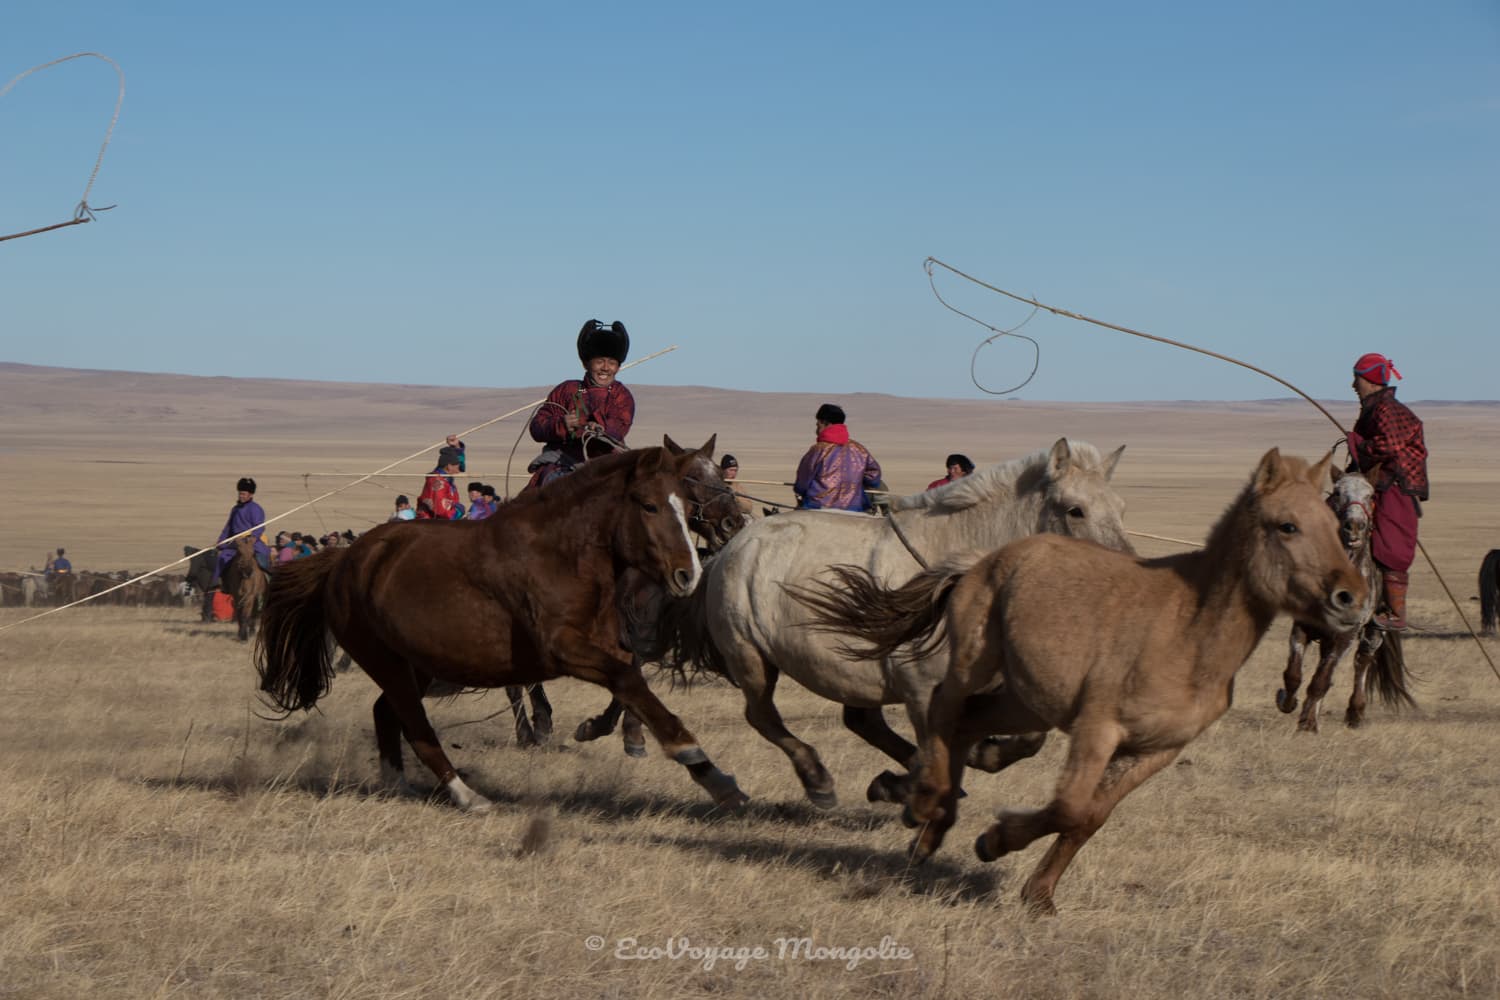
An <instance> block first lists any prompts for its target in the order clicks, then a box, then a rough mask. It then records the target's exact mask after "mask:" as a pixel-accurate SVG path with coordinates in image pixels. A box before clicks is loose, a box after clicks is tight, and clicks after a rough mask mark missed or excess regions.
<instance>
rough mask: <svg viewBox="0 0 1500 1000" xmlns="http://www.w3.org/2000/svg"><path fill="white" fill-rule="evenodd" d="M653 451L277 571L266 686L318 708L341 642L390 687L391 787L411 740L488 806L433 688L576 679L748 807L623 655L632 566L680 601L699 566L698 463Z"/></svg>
mask: <svg viewBox="0 0 1500 1000" xmlns="http://www.w3.org/2000/svg"><path fill="white" fill-rule="evenodd" d="M695 454H696V453H689V454H685V455H674V454H673V453H672V452H671V451H669V450H668V449H667V448H646V449H641V450H638V451H631V452H627V453H624V454H619V455H612V456H607V457H605V458H600V459H596V460H594V461H591V462H589V463H588V464H587V465H585V466H583V467H582V468H581V469H579V470H578V471H577V472H575V473H573V474H572V475H570V476H567V477H564V478H563V479H559V480H557V481H556V482H555V483H552V484H549V485H548V486H546V487H543V488H542V490H541V491H540V493H541V496H540V498H539V502H536V503H518V504H508V505H506V506H504V507H501V508H500V509H499V510H498V511H496V513H495V514H494V515H493V516H491V517H489V518H487V519H485V520H482V521H446V522H437V521H405V522H395V523H388V524H383V525H381V526H379V527H377V528H375V529H373V530H371V531H369V532H368V533H366V534H364V535H362V536H361V537H360V538H359V540H358V541H356V542H355V543H354V544H353V545H351V546H349V547H348V548H340V549H333V550H328V551H325V552H323V553H321V554H319V555H317V556H314V557H312V558H310V559H301V560H297V561H295V562H292V563H290V564H288V565H286V566H283V567H281V568H280V569H278V570H277V574H276V578H275V580H274V581H273V582H272V585H271V596H270V600H269V601H268V602H267V605H266V613H265V621H264V623H263V628H262V631H261V643H260V648H259V656H258V657H257V669H258V671H259V673H260V687H261V690H262V691H264V692H266V693H267V694H268V695H269V696H270V697H271V699H272V701H274V702H275V703H276V704H277V705H279V706H280V707H281V708H282V709H283V710H284V711H287V712H292V711H295V710H299V709H302V710H306V709H311V708H312V707H313V706H314V705H316V704H317V702H318V700H319V699H320V698H322V697H323V696H324V695H325V694H327V693H328V690H329V686H330V685H331V683H332V681H333V670H332V668H331V665H330V659H331V650H332V646H331V644H330V643H329V642H328V638H327V636H328V633H329V632H331V633H332V635H333V638H334V640H335V641H336V642H337V643H338V645H339V646H341V647H343V648H344V649H345V650H346V651H347V652H348V653H350V654H351V655H352V656H353V657H354V660H355V662H356V663H358V664H359V665H360V668H361V669H363V670H364V671H365V673H367V674H369V675H370V677H371V679H373V680H374V681H375V683H376V684H377V685H378V686H379V687H380V689H381V695H380V697H379V698H377V699H376V701H375V709H374V711H375V739H376V743H377V744H378V746H379V751H380V763H381V775H382V778H383V779H384V781H385V783H386V785H387V786H388V787H391V788H393V789H394V790H397V791H401V790H405V789H406V787H407V785H406V781H405V776H404V771H403V768H402V761H401V737H402V736H403V735H405V737H406V740H407V742H409V743H410V744H411V746H412V749H414V750H415V751H416V753H417V756H418V757H419V758H421V760H422V762H423V763H424V764H426V765H427V767H428V768H429V769H430V770H431V771H432V773H433V774H434V775H435V776H436V777H437V780H438V782H439V783H440V784H441V785H442V786H443V787H444V788H445V789H446V790H447V793H448V796H449V798H450V799H451V800H452V801H453V803H454V804H455V805H456V806H458V807H459V808H460V809H464V810H474V809H485V808H488V807H489V806H490V802H489V800H488V799H486V798H485V797H484V796H482V795H480V794H478V793H477V792H475V791H473V790H472V789H471V788H469V786H468V785H467V784H465V783H464V781H463V779H462V778H460V777H459V775H458V772H457V771H456V770H455V769H454V767H453V764H452V763H451V762H450V761H449V760H448V757H447V755H446V754H445V753H444V752H443V748H442V745H441V744H440V743H439V742H438V738H437V734H436V733H435V732H434V731H433V728H432V725H431V723H429V722H428V719H427V714H426V712H425V711H424V710H423V708H422V695H423V693H424V692H425V691H426V690H427V688H428V686H429V685H430V684H431V683H432V682H433V681H434V680H438V681H445V682H448V683H450V684H455V685H458V686H460V687H501V686H504V685H508V684H529V683H536V682H538V681H542V680H547V679H550V678H554V677H565V676H566V677H577V678H579V679H581V680H586V681H590V682H592V683H595V684H599V685H601V686H603V687H606V688H608V689H609V690H610V692H611V693H612V694H613V695H615V696H616V697H617V698H619V699H620V700H621V701H622V702H624V704H625V705H626V707H628V708H629V709H630V710H631V711H633V712H635V713H636V714H637V715H639V716H640V718H641V719H642V720H643V721H644V722H645V724H646V726H647V727H648V728H649V729H650V730H651V733H652V735H653V736H655V737H656V739H657V742H658V743H660V744H661V746H662V749H663V750H664V751H665V752H666V753H667V754H668V755H669V756H671V757H672V758H673V759H674V760H676V761H677V762H678V763H679V764H682V765H684V766H685V767H686V768H687V769H688V772H689V773H690V774H691V775H692V777H693V780H695V781H696V782H698V784H700V785H702V786H703V787H704V788H705V789H707V790H708V791H709V793H710V794H711V795H712V796H713V797H714V799H715V801H717V802H718V803H719V804H720V805H724V806H729V807H738V806H739V805H741V804H742V803H744V802H745V801H746V799H745V796H744V795H742V794H741V793H740V790H739V788H738V787H737V786H736V785H735V783H734V779H733V778H732V777H730V776H729V775H727V774H724V773H723V772H721V771H720V770H719V769H718V768H716V767H714V765H713V764H712V762H710V761H709V759H708V757H707V755H705V754H704V753H703V751H702V750H701V749H700V748H699V746H698V742H697V740H696V739H695V738H694V737H693V735H692V733H690V732H688V730H687V729H686V727H684V726H683V724H682V722H681V720H679V719H678V718H677V717H676V716H675V715H673V714H672V713H671V712H669V711H667V709H666V708H665V707H664V706H663V705H662V703H661V702H660V701H659V700H657V697H656V695H655V694H653V693H652V692H651V689H650V688H649V687H647V686H646V681H645V678H644V677H642V675H641V671H640V667H639V666H638V665H637V664H636V663H634V662H633V661H632V660H631V658H630V656H629V654H628V653H627V652H626V651H625V650H624V649H623V648H622V646H621V644H620V640H621V634H622V633H621V622H620V612H619V610H618V602H617V582H618V579H619V577H620V576H621V574H622V573H624V572H626V571H628V570H634V571H637V572H639V573H640V574H641V575H642V576H643V577H644V578H646V579H647V580H649V581H651V582H653V583H655V584H657V585H659V586H661V587H663V588H664V589H666V590H667V591H668V592H670V593H672V594H675V595H679V596H685V595H687V594H689V593H691V592H692V590H693V588H695V587H696V586H697V585H698V581H699V579H700V577H701V576H702V567H701V564H700V563H699V561H698V552H697V550H696V549H695V548H694V547H693V545H692V542H691V540H690V538H689V536H688V528H687V518H686V509H685V506H684V503H683V499H682V477H683V474H684V471H685V470H686V469H688V468H689V467H690V466H691V465H693V462H694V455H695Z"/></svg>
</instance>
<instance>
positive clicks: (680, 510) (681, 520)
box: [667, 493, 703, 596]
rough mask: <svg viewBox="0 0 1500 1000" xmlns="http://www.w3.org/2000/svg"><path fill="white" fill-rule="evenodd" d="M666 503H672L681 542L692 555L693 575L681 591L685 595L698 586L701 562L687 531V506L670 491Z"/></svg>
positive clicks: (701, 572)
mask: <svg viewBox="0 0 1500 1000" xmlns="http://www.w3.org/2000/svg"><path fill="white" fill-rule="evenodd" d="M667 503H669V504H671V505H672V512H673V513H674V514H676V515H677V524H678V525H679V526H680V527H681V528H682V544H684V545H686V546H687V550H688V553H689V554H690V555H691V556H692V557H693V577H692V580H691V581H690V582H689V583H688V585H687V588H686V589H685V590H684V591H683V594H684V596H685V595H687V594H691V593H692V592H693V591H694V590H696V589H697V588H698V581H699V580H700V579H702V577H703V564H702V563H701V562H699V561H698V546H696V545H694V544H693V536H692V533H691V532H690V531H688V523H687V508H686V507H684V506H683V504H682V498H681V497H679V496H678V495H677V494H676V493H672V494H669V495H668V496H667Z"/></svg>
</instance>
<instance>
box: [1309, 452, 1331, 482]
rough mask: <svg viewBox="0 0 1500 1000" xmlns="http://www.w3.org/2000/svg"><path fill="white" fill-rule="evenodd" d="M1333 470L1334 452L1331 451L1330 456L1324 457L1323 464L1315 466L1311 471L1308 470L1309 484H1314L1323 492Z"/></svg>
mask: <svg viewBox="0 0 1500 1000" xmlns="http://www.w3.org/2000/svg"><path fill="white" fill-rule="evenodd" d="M1332 468H1333V452H1331V451H1330V452H1329V453H1328V454H1326V455H1324V456H1323V460H1322V461H1321V462H1319V463H1318V464H1317V465H1315V466H1313V467H1312V468H1311V469H1309V470H1307V480H1308V482H1310V483H1312V484H1313V485H1314V486H1316V487H1317V488H1318V489H1320V490H1321V489H1322V488H1323V484H1324V483H1326V482H1328V473H1329V471H1330V470H1331V469H1332Z"/></svg>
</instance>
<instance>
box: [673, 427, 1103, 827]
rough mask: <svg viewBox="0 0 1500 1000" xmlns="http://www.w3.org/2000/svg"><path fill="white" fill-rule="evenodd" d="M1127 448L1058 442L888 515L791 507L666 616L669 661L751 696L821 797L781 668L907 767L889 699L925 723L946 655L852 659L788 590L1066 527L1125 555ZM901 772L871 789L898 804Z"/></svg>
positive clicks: (823, 791) (906, 567)
mask: <svg viewBox="0 0 1500 1000" xmlns="http://www.w3.org/2000/svg"><path fill="white" fill-rule="evenodd" d="M1124 450H1125V449H1124V446H1123V445H1122V446H1121V447H1120V448H1119V449H1117V450H1116V451H1115V452H1113V453H1112V454H1110V455H1109V456H1108V457H1103V456H1101V455H1100V453H1099V451H1098V449H1096V448H1095V447H1094V446H1093V445H1091V444H1087V443H1085V442H1082V441H1074V442H1069V441H1068V440H1067V439H1066V438H1061V439H1059V440H1058V441H1057V442H1056V443H1055V444H1053V446H1052V448H1051V449H1050V450H1044V451H1039V452H1036V453H1035V454H1032V455H1028V456H1026V457H1025V458H1020V459H1016V460H1014V461H1011V462H1006V463H1003V464H1000V465H996V466H991V467H989V468H986V469H980V470H978V471H976V472H973V473H971V474H969V475H968V476H965V477H964V478H963V479H959V480H956V481H954V482H952V483H949V484H948V485H946V486H942V487H939V488H937V489H935V490H928V491H927V492H924V493H918V494H916V495H914V496H909V497H903V498H900V499H898V500H896V501H895V502H894V503H893V505H892V507H893V510H892V513H891V516H890V517H889V518H888V519H887V518H875V517H869V516H867V515H863V514H849V513H844V512H839V511H792V512H789V513H784V514H780V515H778V516H776V517H770V518H766V519H764V520H762V521H757V522H755V523H754V524H752V525H751V526H750V527H748V528H746V529H745V530H743V531H741V532H740V533H739V534H738V535H736V536H735V537H734V539H733V540H731V541H730V543H729V544H728V545H726V546H725V547H724V550H723V551H722V552H720V553H719V555H718V556H717V557H715V558H714V560H713V561H712V562H710V563H709V564H708V567H707V570H706V573H705V579H704V582H703V586H702V587H701V588H699V591H698V593H697V594H695V595H693V597H692V598H691V599H690V600H689V602H687V604H688V607H687V608H686V609H683V608H675V609H672V608H669V609H668V613H667V615H666V616H665V618H664V622H665V625H664V631H665V632H666V633H668V634H667V636H666V639H667V644H668V645H669V646H671V647H673V648H672V651H671V653H670V654H669V658H676V659H677V660H678V661H679V662H683V661H690V662H692V663H693V664H694V666H695V667H696V668H697V669H699V670H707V671H710V672H714V673H722V674H726V675H727V676H728V677H729V678H730V679H731V680H732V681H733V682H734V683H735V684H736V685H737V686H738V687H739V688H740V690H741V692H742V693H743V694H744V696H745V718H746V719H747V720H749V722H750V724H751V725H752V726H754V727H755V729H756V731H757V732H759V733H760V734H761V735H762V736H764V737H765V738H766V739H767V740H770V741H771V742H772V743H774V744H776V745H777V746H778V747H780V748H781V749H782V751H783V752H784V753H786V755H787V757H789V758H790V759H791V762H792V766H793V768H794V769H795V770H796V772H797V777H798V779H800V780H801V782H802V787H803V789H804V791H805V793H806V795H807V797H808V799H810V800H811V801H812V802H813V803H814V804H815V805H817V806H820V807H823V808H829V807H832V806H833V805H834V804H835V802H836V801H837V799H836V795H835V793H834V785H833V777H832V776H831V775H830V774H829V773H828V770H827V769H826V768H825V767H824V766H823V762H822V761H821V760H820V759H819V758H818V752H817V751H816V750H815V749H813V747H811V746H810V745H808V744H807V743H804V742H803V741H801V740H799V739H798V738H797V737H796V736H793V735H792V733H791V732H790V731H789V730H788V729H787V727H786V724H785V723H784V722H783V721H782V718H781V714H780V713H779V712H778V711H777V710H776V703H775V700H774V696H775V691H776V681H777V679H778V677H779V676H780V674H781V673H782V672H783V671H785V672H786V674H787V676H789V677H792V678H793V679H795V680H796V681H798V682H799V683H800V684H802V685H803V686H804V687H806V688H808V689H809V690H811V691H813V692H814V693H816V694H819V695H822V696H823V697H824V698H827V699H829V700H831V701H835V702H838V703H839V704H841V705H843V706H844V724H845V725H846V726H848V728H849V729H851V730H853V731H854V732H855V733H856V734H858V735H859V736H860V737H861V738H862V739H864V740H865V741H866V742H868V743H869V744H870V745H872V746H874V747H875V748H876V749H877V750H880V751H881V752H882V753H885V754H887V755H888V756H890V757H891V758H893V759H894V760H896V761H897V762H898V763H899V764H901V765H902V766H903V767H905V768H908V769H909V768H910V767H911V766H912V764H913V761H914V757H915V752H916V747H915V746H913V745H912V744H911V743H908V742H907V741H906V740H904V739H902V738H901V737H900V736H898V735H897V734H896V733H895V732H893V731H892V730H891V728H890V726H889V725H887V723H886V721H885V716H884V714H883V713H882V712H881V706H883V705H893V704H902V705H904V706H905V707H906V712H907V717H908V718H909V719H910V721H911V724H912V726H913V727H914V728H915V729H916V730H917V736H918V739H920V738H921V734H922V731H923V730H924V729H925V727H926V724H927V703H928V698H929V697H930V695H931V692H932V688H933V685H935V684H936V683H937V682H938V680H939V679H940V678H941V677H942V666H943V665H942V661H941V660H940V659H932V658H916V659H906V658H893V657H882V658H879V659H876V660H871V661H867V662H859V663H852V662H848V661H846V660H845V659H844V658H843V657H841V656H840V655H839V654H838V651H837V649H836V647H835V644H834V642H833V641H832V640H831V639H829V637H827V636H825V635H821V634H819V633H817V632H814V631H812V630H810V629H807V628H805V627H803V626H805V625H806V624H807V622H808V616H807V612H806V610H805V609H804V608H803V607H802V606H801V605H800V604H798V603H797V602H796V601H794V600H792V598H791V597H790V596H789V594H788V593H787V588H788V587H795V586H797V585H801V584H806V583H809V582H811V581H812V580H814V579H816V578H817V576H818V575H819V574H821V573H823V572H824V571H825V570H827V568H828V567H829V565H830V564H832V563H836V562H848V561H849V560H851V559H857V560H859V561H860V565H861V566H862V567H864V569H865V570H866V571H868V572H869V573H871V574H872V575H873V576H875V577H877V578H879V579H881V580H882V581H885V582H895V583H900V582H904V581H906V580H908V579H910V578H911V577H912V576H913V575H915V574H916V573H917V572H918V571H919V570H920V569H922V568H923V562H922V561H923V560H927V561H933V560H938V559H941V558H943V557H946V556H949V555H952V554H954V553H956V552H968V551H972V550H974V549H982V550H988V549H993V548H997V547H998V546H1000V545H1002V544H1004V543H1006V542H1009V541H1012V540H1014V539H1016V538H1020V537H1022V536H1024V535H1029V534H1032V533H1034V532H1043V531H1045V532H1056V533H1059V534H1065V535H1073V536H1077V537H1081V538H1087V539H1091V540H1093V541H1096V542H1099V543H1102V544H1104V545H1108V546H1112V547H1114V548H1117V549H1122V550H1127V551H1128V550H1129V549H1130V543H1129V542H1128V541H1127V540H1126V537H1125V528H1124V525H1123V524H1122V523H1121V515H1122V513H1123V511H1124V507H1125V503H1124V501H1123V500H1121V499H1120V497H1119V495H1118V494H1117V493H1116V492H1115V491H1114V489H1113V488H1112V487H1111V486H1110V485H1109V478H1110V476H1111V475H1113V473H1114V469H1115V465H1116V463H1117V462H1118V461H1119V459H1120V455H1121V453H1123V452H1124ZM1044 738H1045V737H1044V736H1042V735H1036V736H1031V737H1022V738H1019V739H1011V738H1006V739H1004V740H998V741H993V742H990V743H987V744H986V745H984V746H982V747H979V748H977V751H978V752H977V753H976V755H975V758H974V759H973V760H972V761H971V763H972V764H973V765H974V766H976V767H980V768H983V769H985V770H992V771H993V770H999V769H1000V768H1001V767H1004V766H1006V765H1008V764H1010V763H1013V762H1014V761H1015V760H1018V759H1020V758H1022V757H1026V756H1030V755H1031V754H1034V753H1035V752H1036V751H1037V750H1039V749H1040V748H1041V741H1042V740H1043V739H1044ZM905 790H906V786H905V780H904V776H898V775H896V774H893V773H892V772H889V771H887V772H885V773H883V774H881V775H880V776H878V777H877V778H876V779H875V780H874V781H873V782H872V783H871V785H870V787H869V789H868V790H867V792H866V797H867V798H869V799H870V800H871V801H887V802H894V801H902V800H904V797H905Z"/></svg>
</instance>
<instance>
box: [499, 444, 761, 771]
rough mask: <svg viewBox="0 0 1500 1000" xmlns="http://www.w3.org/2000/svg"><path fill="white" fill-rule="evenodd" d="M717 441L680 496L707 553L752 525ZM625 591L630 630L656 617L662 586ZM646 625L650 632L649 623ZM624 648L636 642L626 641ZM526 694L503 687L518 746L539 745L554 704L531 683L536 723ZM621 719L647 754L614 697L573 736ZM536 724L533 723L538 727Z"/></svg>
mask: <svg viewBox="0 0 1500 1000" xmlns="http://www.w3.org/2000/svg"><path fill="white" fill-rule="evenodd" d="M718 437H719V436H718V435H717V434H715V435H713V436H712V437H710V438H709V439H708V440H707V441H706V442H704V444H703V447H701V448H699V449H698V450H697V451H696V452H694V453H693V459H692V460H691V462H690V463H689V465H688V467H687V469H686V470H685V472H684V473H683V477H682V497H683V500H684V501H685V503H686V505H687V522H688V527H689V528H690V529H692V531H693V532H694V533H696V534H697V535H699V536H700V537H702V538H703V539H704V540H705V541H706V542H707V543H708V551H709V552H711V553H712V552H717V551H718V550H719V549H721V548H723V547H724V543H725V542H727V541H729V539H731V538H733V537H734V535H735V533H736V532H737V531H739V530H740V528H742V527H744V525H745V524H746V523H747V522H748V518H746V517H745V514H744V512H743V511H741V510H740V507H739V503H738V501H736V500H735V497H734V492H733V491H732V490H731V489H730V488H729V486H728V485H727V484H726V483H725V482H724V476H723V473H722V472H720V471H719V467H718V465H717V464H715V462H714V460H713V457H714V444H715V442H716V441H717V440H718ZM665 445H666V448H667V450H668V451H671V452H672V453H673V454H674V455H683V454H686V452H685V451H684V449H682V448H680V447H679V446H678V445H677V444H676V443H675V442H674V441H672V439H671V438H666V439H665ZM539 495H540V491H538V490H526V491H524V492H522V493H521V494H520V496H518V497H517V498H516V500H515V501H512V502H513V503H514V502H534V501H535V500H536V499H537V497H538V496H539ZM624 592H625V593H626V594H627V595H628V597H627V598H626V601H627V604H628V605H629V606H628V607H626V608H622V610H623V611H626V616H625V617H626V625H627V626H631V625H639V624H641V623H645V622H648V621H650V620H651V619H653V618H654V617H655V612H656V611H657V610H658V609H659V605H660V602H661V590H660V588H656V587H650V586H644V587H643V586H638V585H637V586H630V587H627V588H625V591H624ZM645 627H648V628H649V625H647V626H645ZM638 638H639V637H638ZM626 645H627V646H633V645H635V644H634V643H631V642H629V641H627V643H626ZM527 690H528V689H527V688H523V687H520V686H516V685H512V686H509V687H507V688H506V689H505V693H506V696H507V697H508V698H509V699H510V709H511V713H512V714H513V715H514V716H515V722H516V745H517V746H522V747H528V746H541V745H542V744H544V743H546V742H547V741H548V739H550V738H551V735H552V703H551V702H550V701H548V700H547V695H546V692H545V691H543V690H542V685H540V684H532V685H531V686H530V688H529V690H530V693H531V716H532V721H528V720H527V718H526V708H525V706H524V705H523V704H522V696H523V695H524V693H525V692H526V691H527ZM622 716H623V717H624V720H625V726H624V730H623V733H622V735H623V737H624V747H625V753H627V754H628V755H630V756H631V757H644V756H646V737H645V734H644V733H643V732H642V730H641V720H640V719H638V718H636V716H635V715H634V714H633V713H631V712H627V711H625V706H624V705H622V704H621V703H620V700H619V699H618V698H612V699H610V702H609V706H608V707H607V708H606V709H605V710H604V711H603V712H602V713H601V714H599V715H596V716H594V717H592V718H589V719H585V720H584V721H583V722H581V723H579V724H578V729H577V731H576V732H575V733H574V734H573V738H574V739H576V740H578V741H579V742H586V741H588V740H597V739H599V738H600V737H603V736H608V735H609V734H610V733H612V732H614V731H615V726H616V725H617V724H618V723H619V722H620V719H621V717H622ZM532 722H534V723H535V725H534V726H533V724H532Z"/></svg>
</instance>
